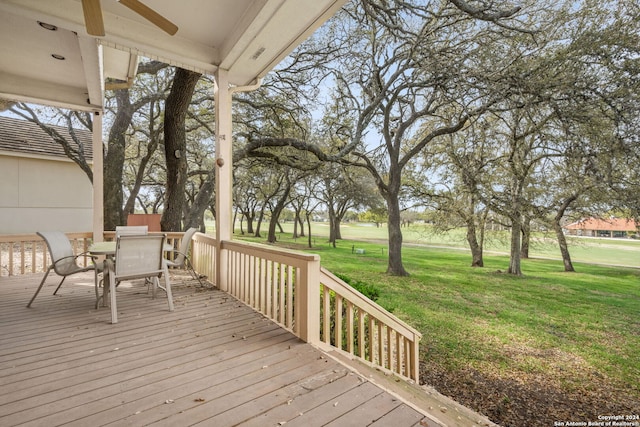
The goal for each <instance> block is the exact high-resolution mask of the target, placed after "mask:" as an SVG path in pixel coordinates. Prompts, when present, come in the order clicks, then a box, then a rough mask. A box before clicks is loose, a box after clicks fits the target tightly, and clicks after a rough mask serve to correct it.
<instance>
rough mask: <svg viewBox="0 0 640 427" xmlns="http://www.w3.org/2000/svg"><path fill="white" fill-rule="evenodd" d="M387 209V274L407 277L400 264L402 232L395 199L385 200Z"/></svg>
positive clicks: (398, 207) (397, 202) (398, 205)
mask: <svg viewBox="0 0 640 427" xmlns="http://www.w3.org/2000/svg"><path fill="white" fill-rule="evenodd" d="M387 207H388V209H389V221H388V222H387V228H388V230H389V261H388V265H387V274H391V275H394V276H408V275H409V273H408V272H407V271H406V270H405V269H404V265H403V264H402V230H401V229H400V202H399V201H398V198H397V197H389V198H388V200H387Z"/></svg>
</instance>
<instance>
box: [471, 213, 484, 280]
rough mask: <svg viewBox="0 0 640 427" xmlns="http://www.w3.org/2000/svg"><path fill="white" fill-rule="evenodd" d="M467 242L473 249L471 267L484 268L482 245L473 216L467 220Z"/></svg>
mask: <svg viewBox="0 0 640 427" xmlns="http://www.w3.org/2000/svg"><path fill="white" fill-rule="evenodd" d="M467 242H469V248H470V249H471V267H484V260H483V257H482V245H481V244H480V243H478V236H477V233H476V223H475V218H474V217H473V215H472V216H471V217H468V219H467Z"/></svg>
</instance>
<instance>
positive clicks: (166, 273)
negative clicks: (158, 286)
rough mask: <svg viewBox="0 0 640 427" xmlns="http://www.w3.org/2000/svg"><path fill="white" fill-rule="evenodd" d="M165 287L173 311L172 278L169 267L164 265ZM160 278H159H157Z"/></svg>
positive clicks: (170, 309) (170, 308)
mask: <svg viewBox="0 0 640 427" xmlns="http://www.w3.org/2000/svg"><path fill="white" fill-rule="evenodd" d="M163 276H164V288H165V291H167V300H168V301H169V311H173V293H172V292H171V279H170V278H169V269H168V268H167V266H166V265H165V267H164V273H163ZM156 280H158V279H156Z"/></svg>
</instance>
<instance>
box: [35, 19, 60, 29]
mask: <svg viewBox="0 0 640 427" xmlns="http://www.w3.org/2000/svg"><path fill="white" fill-rule="evenodd" d="M38 25H40V26H41V27H42V28H44V29H45V30H49V31H58V27H56V26H55V25H51V24H47V23H46V22H42V21H38Z"/></svg>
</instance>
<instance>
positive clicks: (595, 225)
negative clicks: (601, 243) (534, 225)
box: [565, 218, 638, 231]
mask: <svg viewBox="0 0 640 427" xmlns="http://www.w3.org/2000/svg"><path fill="white" fill-rule="evenodd" d="M637 227H638V224H636V222H635V221H634V220H632V219H624V218H608V219H601V218H585V219H581V220H580V221H576V222H574V223H572V224H569V225H567V226H566V227H565V228H567V229H569V230H603V231H605V230H606V231H635V230H636V228H637Z"/></svg>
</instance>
